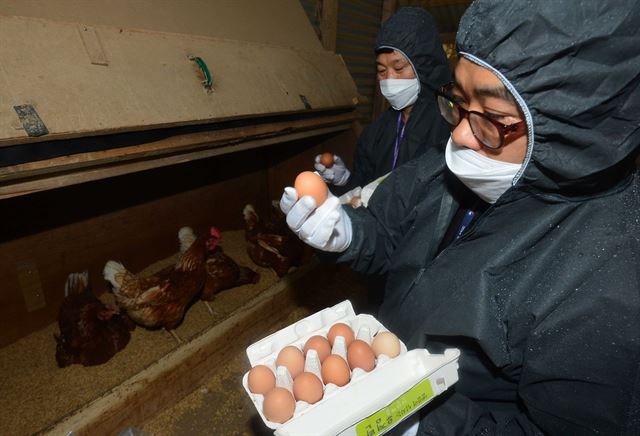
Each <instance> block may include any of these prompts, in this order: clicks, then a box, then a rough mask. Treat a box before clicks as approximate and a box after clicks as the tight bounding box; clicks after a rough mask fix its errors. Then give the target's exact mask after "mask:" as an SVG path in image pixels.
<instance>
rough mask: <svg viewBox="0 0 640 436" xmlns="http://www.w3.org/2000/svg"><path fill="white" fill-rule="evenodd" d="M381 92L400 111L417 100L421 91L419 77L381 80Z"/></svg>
mask: <svg viewBox="0 0 640 436" xmlns="http://www.w3.org/2000/svg"><path fill="white" fill-rule="evenodd" d="M380 92H381V93H382V95H384V98H386V99H387V101H388V102H389V104H390V105H391V107H392V108H394V109H395V110H397V111H399V110H402V109H404V108H406V107H407V106H411V105H412V104H414V103H415V102H416V100H417V99H418V94H419V93H420V81H419V80H418V79H417V78H416V79H385V80H381V81H380Z"/></svg>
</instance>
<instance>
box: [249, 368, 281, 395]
mask: <svg viewBox="0 0 640 436" xmlns="http://www.w3.org/2000/svg"><path fill="white" fill-rule="evenodd" d="M247 384H248V385H249V390H250V391H251V392H253V393H254V394H261V395H264V394H266V393H267V392H269V391H270V390H271V389H273V388H275V387H276V376H275V374H274V373H273V371H271V368H269V367H268V366H265V365H256V366H254V367H253V368H251V371H249V377H248V380H247Z"/></svg>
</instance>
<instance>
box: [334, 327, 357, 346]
mask: <svg viewBox="0 0 640 436" xmlns="http://www.w3.org/2000/svg"><path fill="white" fill-rule="evenodd" d="M336 336H343V337H344V344H345V345H346V346H347V348H348V347H349V345H350V344H351V342H353V340H354V339H355V335H354V334H353V330H351V327H349V326H348V325H347V324H345V323H343V322H338V323H336V324H334V325H332V326H331V328H330V329H329V333H327V339H328V340H329V344H331V346H332V347H333V343H334V342H335V340H336Z"/></svg>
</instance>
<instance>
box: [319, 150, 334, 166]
mask: <svg viewBox="0 0 640 436" xmlns="http://www.w3.org/2000/svg"><path fill="white" fill-rule="evenodd" d="M320 163H321V164H322V165H324V167H325V168H331V167H332V166H333V153H322V155H320Z"/></svg>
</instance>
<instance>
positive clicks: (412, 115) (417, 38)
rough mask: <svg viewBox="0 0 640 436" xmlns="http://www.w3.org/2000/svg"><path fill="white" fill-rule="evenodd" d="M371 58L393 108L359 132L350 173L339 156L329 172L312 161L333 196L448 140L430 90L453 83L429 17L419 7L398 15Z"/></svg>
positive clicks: (381, 34)
mask: <svg viewBox="0 0 640 436" xmlns="http://www.w3.org/2000/svg"><path fill="white" fill-rule="evenodd" d="M375 53H376V64H377V77H378V80H379V81H380V90H381V92H382V94H383V95H384V96H385V98H386V99H387V101H388V102H389V103H390V105H391V107H390V108H389V109H387V110H386V111H385V112H383V113H382V114H381V115H380V116H379V117H378V118H377V119H376V120H375V121H374V122H373V123H371V124H370V125H368V126H367V127H365V129H364V130H363V131H362V134H361V135H360V137H359V138H358V144H357V146H356V152H355V156H354V159H353V171H350V170H349V169H348V168H347V167H346V166H345V164H344V162H343V160H342V159H341V158H340V157H339V156H337V155H334V164H333V166H332V167H331V168H326V167H325V166H324V165H322V163H320V156H321V155H318V156H316V159H315V164H314V166H315V169H316V170H317V171H318V173H319V174H320V175H321V176H322V177H323V178H324V180H325V181H326V182H327V183H330V184H333V185H334V186H333V187H332V188H331V189H332V191H333V193H334V194H336V195H340V194H343V193H346V192H347V191H349V190H351V189H354V188H356V187H363V186H365V185H367V184H368V183H370V182H372V181H374V180H375V179H377V178H379V177H381V176H384V175H385V174H387V173H388V172H389V171H391V170H392V169H394V168H395V167H397V166H399V165H401V164H403V163H405V162H408V161H409V160H411V159H413V158H415V157H417V156H419V155H421V154H422V153H424V151H425V150H426V148H427V147H430V146H438V145H439V146H441V147H444V144H445V143H446V141H447V138H448V137H449V127H448V126H447V123H446V122H444V120H442V117H440V116H439V114H438V108H437V105H436V102H435V98H434V91H436V90H438V89H439V88H440V87H441V86H442V85H444V84H445V83H447V82H449V81H450V80H451V71H450V68H449V63H448V61H447V57H446V55H445V53H444V50H443V49H442V42H441V40H440V36H439V34H438V30H437V29H436V25H435V23H434V21H433V18H432V17H431V15H430V14H429V13H428V12H427V11H425V10H424V9H422V8H417V7H405V8H401V9H400V10H398V12H397V13H396V14H394V15H393V16H392V17H391V18H389V19H388V20H387V21H386V22H385V23H384V24H383V26H382V28H381V29H380V32H379V33H378V36H377V38H376V42H375Z"/></svg>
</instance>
